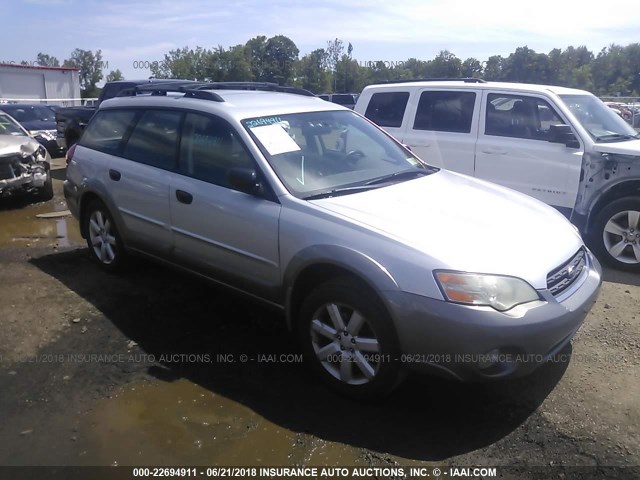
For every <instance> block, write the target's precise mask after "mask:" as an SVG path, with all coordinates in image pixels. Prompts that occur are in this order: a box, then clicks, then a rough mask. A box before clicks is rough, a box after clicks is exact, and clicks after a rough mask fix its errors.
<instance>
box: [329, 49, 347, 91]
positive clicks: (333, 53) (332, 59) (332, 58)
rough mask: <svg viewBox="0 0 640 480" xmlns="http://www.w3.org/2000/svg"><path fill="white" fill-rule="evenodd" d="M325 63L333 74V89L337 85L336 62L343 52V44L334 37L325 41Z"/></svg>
mask: <svg viewBox="0 0 640 480" xmlns="http://www.w3.org/2000/svg"><path fill="white" fill-rule="evenodd" d="M326 52H327V65H328V67H329V70H330V71H331V73H332V75H333V90H334V91H335V89H336V85H337V78H336V73H337V70H338V62H339V61H340V58H342V54H343V53H344V44H343V43H342V40H340V39H338V38H336V39H335V40H330V41H327V48H326Z"/></svg>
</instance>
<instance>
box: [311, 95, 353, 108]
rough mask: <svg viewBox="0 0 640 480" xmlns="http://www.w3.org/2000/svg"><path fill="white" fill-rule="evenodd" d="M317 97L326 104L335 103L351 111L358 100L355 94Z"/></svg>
mask: <svg viewBox="0 0 640 480" xmlns="http://www.w3.org/2000/svg"><path fill="white" fill-rule="evenodd" d="M318 97H319V98H321V99H323V100H326V101H327V102H333V103H337V104H338V105H342V106H343V107H347V108H350V109H351V110H353V107H355V106H356V101H357V100H358V94H357V93H323V94H321V95H318Z"/></svg>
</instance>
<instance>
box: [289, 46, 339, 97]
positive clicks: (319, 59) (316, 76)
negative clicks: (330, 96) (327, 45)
mask: <svg viewBox="0 0 640 480" xmlns="http://www.w3.org/2000/svg"><path fill="white" fill-rule="evenodd" d="M297 74H298V80H297V82H296V84H298V85H299V86H301V87H302V88H306V89H307V90H309V91H311V92H313V93H316V94H319V93H324V92H327V91H328V90H329V89H330V88H331V80H330V78H329V72H328V71H327V52H326V51H325V49H324V48H318V49H316V50H314V51H313V52H311V53H309V54H307V55H305V56H303V57H302V58H301V59H300V61H299V62H298V64H297Z"/></svg>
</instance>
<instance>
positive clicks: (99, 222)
mask: <svg viewBox="0 0 640 480" xmlns="http://www.w3.org/2000/svg"><path fill="white" fill-rule="evenodd" d="M82 228H83V231H84V232H85V233H86V238H87V246H88V247H89V253H90V255H91V258H93V260H94V261H96V262H97V263H98V264H99V265H100V266H101V267H102V268H103V269H104V270H106V271H108V272H116V271H119V270H121V269H122V267H123V266H124V264H125V260H126V253H125V250H124V246H123V243H122V239H121V238H120V234H119V232H118V229H117V227H116V224H115V222H114V221H113V217H112V216H111V213H110V212H109V209H108V208H107V207H106V205H105V204H104V203H103V202H102V201H100V200H97V199H96V200H92V201H91V203H90V204H89V205H88V206H87V208H86V211H85V213H84V217H83V225H82Z"/></svg>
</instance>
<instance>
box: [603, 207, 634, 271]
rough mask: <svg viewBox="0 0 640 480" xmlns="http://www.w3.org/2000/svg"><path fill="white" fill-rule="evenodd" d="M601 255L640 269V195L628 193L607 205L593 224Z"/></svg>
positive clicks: (630, 268) (618, 264)
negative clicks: (632, 195)
mask: <svg viewBox="0 0 640 480" xmlns="http://www.w3.org/2000/svg"><path fill="white" fill-rule="evenodd" d="M592 243H593V248H594V249H595V250H596V252H597V253H598V256H599V258H601V259H602V260H603V261H605V262H606V263H608V264H609V265H611V266H612V267H615V268H618V269H620V270H627V271H633V272H640V197H625V198H621V199H620V200H616V201H615V202H612V203H611V204H609V205H607V206H606V207H604V208H603V209H602V210H601V211H600V212H599V213H598V214H597V215H596V217H595V219H594V222H593V228H592Z"/></svg>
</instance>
